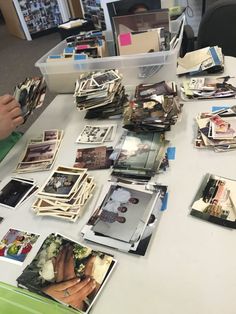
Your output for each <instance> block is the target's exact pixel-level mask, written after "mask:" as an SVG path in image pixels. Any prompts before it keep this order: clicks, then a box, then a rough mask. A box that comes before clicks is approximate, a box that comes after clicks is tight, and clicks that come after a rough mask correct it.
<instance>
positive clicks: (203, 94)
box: [181, 76, 236, 100]
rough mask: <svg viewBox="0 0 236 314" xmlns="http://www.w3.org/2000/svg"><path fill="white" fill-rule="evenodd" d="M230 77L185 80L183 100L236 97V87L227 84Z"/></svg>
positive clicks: (182, 93)
mask: <svg viewBox="0 0 236 314" xmlns="http://www.w3.org/2000/svg"><path fill="white" fill-rule="evenodd" d="M229 79H230V76H225V77H218V78H215V79H214V78H209V77H195V78H191V79H188V80H184V81H183V84H182V87H181V98H182V99H183V100H190V99H191V100H193V99H200V100H201V99H214V98H230V97H235V95H236V87H234V86H233V85H232V84H230V83H227V82H228V80H229Z"/></svg>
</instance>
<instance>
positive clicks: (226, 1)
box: [197, 0, 236, 57]
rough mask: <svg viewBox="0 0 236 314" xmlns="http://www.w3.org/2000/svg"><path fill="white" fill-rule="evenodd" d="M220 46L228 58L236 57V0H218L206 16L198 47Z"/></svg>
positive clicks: (203, 20)
mask: <svg viewBox="0 0 236 314" xmlns="http://www.w3.org/2000/svg"><path fill="white" fill-rule="evenodd" d="M214 45H218V46H219V47H221V48H222V50H223V54H224V55H226V56H233V57H236V0H218V1H216V2H215V3H214V4H213V5H212V6H210V7H209V9H208V10H207V11H206V13H205V14H204V16H203V18H202V20H201V23H200V27H199V32H198V39H197V47H198V48H203V47H207V46H214Z"/></svg>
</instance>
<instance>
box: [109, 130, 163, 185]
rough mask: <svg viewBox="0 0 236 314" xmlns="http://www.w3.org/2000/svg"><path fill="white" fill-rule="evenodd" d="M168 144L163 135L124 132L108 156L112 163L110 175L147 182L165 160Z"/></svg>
mask: <svg viewBox="0 0 236 314" xmlns="http://www.w3.org/2000/svg"><path fill="white" fill-rule="evenodd" d="M168 144H169V141H167V140H165V136H164V134H163V133H157V132H149V133H148V132H145V133H143V132H142V133H134V132H129V131H128V132H124V134H123V135H122V137H121V138H120V141H119V143H118V145H117V146H116V148H115V149H114V152H113V154H112V155H111V156H110V159H112V160H113V161H114V165H113V171H112V175H113V176H116V177H126V178H130V179H134V180H140V181H142V180H143V181H149V180H150V179H151V177H153V176H155V174H157V173H158V171H159V169H160V166H161V164H162V162H163V160H164V159H166V155H165V153H166V149H167V146H168Z"/></svg>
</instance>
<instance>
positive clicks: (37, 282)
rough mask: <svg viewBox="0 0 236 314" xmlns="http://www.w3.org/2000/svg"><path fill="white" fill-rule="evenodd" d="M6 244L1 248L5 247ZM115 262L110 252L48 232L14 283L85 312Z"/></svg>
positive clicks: (95, 297)
mask: <svg viewBox="0 0 236 314" xmlns="http://www.w3.org/2000/svg"><path fill="white" fill-rule="evenodd" d="M23 237H24V235H23ZM32 237H33V236H32V235H31V238H32ZM33 240H35V239H33ZM17 241H18V242H20V241H21V240H20V239H17ZM22 242H23V241H22ZM25 242H26V241H25ZM31 242H32V240H31ZM4 243H7V242H4ZM28 243H29V244H30V242H29V241H28ZM7 245H8V243H7ZM7 245H6V246H5V247H6V248H5V250H9V249H8V246H7ZM31 247H32V245H31ZM15 255H16V254H15ZM115 265H116V260H115V259H114V258H113V256H112V255H109V254H106V253H104V252H102V251H98V250H92V249H91V248H89V247H87V246H85V245H83V244H80V243H78V242H75V241H73V240H72V239H68V238H66V237H64V236H63V235H60V234H55V233H52V234H50V235H49V236H48V237H47V238H46V239H45V240H44V242H43V244H42V246H41V247H40V249H39V250H38V252H37V254H36V255H35V256H34V258H33V260H32V261H31V262H30V264H28V266H27V267H26V268H25V269H24V270H23V272H22V273H21V275H20V276H19V277H18V278H17V283H18V286H19V287H21V288H24V289H28V290H30V291H32V292H34V293H37V294H39V295H42V296H44V297H47V298H50V299H54V300H55V301H57V302H59V303H62V304H64V305H67V306H70V307H72V308H74V309H76V310H77V311H78V313H88V312H89V311H90V309H91V307H92V306H93V304H94V302H95V300H96V299H97V297H98V296H99V294H100V292H101V291H102V289H103V288H104V286H105V284H106V283H107V281H108V279H109V276H110V275H111V273H112V271H113V270H114V267H115Z"/></svg>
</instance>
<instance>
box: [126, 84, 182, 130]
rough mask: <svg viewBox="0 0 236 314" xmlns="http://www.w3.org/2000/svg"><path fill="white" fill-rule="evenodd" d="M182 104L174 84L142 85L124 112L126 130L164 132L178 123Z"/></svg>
mask: <svg viewBox="0 0 236 314" xmlns="http://www.w3.org/2000/svg"><path fill="white" fill-rule="evenodd" d="M181 108H182V104H180V102H179V98H178V96H177V86H176V84H175V83H174V82H165V81H163V82H160V83H155V84H140V85H138V86H137V87H136V91H135V98H134V99H133V100H131V101H130V103H129V106H128V107H125V110H124V128H126V129H128V130H130V131H134V132H140V131H143V132H150V131H152V132H164V131H169V130H170V127H171V125H174V124H175V123H176V122H177V119H178V116H179V114H180V112H181Z"/></svg>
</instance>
